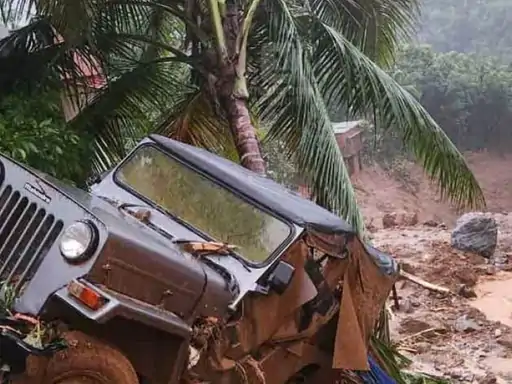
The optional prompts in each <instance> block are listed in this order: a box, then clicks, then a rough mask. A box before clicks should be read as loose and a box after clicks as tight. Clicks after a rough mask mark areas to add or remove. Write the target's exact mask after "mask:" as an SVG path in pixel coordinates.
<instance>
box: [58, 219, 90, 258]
mask: <svg viewBox="0 0 512 384" xmlns="http://www.w3.org/2000/svg"><path fill="white" fill-rule="evenodd" d="M97 242H98V235H97V229H96V227H95V226H94V225H93V224H92V223H90V222H88V221H77V222H76V223H74V224H71V225H70V226H69V227H67V228H66V229H65V230H64V233H63V234H62V237H61V239H60V252H61V253H62V256H64V258H65V259H66V260H67V261H69V262H70V263H75V262H79V261H85V260H87V259H88V258H89V257H91V256H92V254H93V253H94V251H95V250H96V249H95V248H96V247H97Z"/></svg>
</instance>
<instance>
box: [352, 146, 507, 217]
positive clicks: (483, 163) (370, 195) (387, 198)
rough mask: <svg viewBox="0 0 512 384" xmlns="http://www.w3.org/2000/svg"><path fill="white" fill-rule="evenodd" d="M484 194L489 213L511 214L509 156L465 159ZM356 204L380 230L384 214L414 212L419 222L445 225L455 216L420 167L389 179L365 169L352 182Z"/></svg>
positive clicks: (397, 172) (375, 169)
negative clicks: (357, 201) (433, 222)
mask: <svg viewBox="0 0 512 384" xmlns="http://www.w3.org/2000/svg"><path fill="white" fill-rule="evenodd" d="M466 159H467V160H468V163H469V165H470V167H471V169H472V170H473V172H474V173H475V175H476V177H477V179H478V181H479V182H480V185H481V186H482V188H483V190H484V194H485V197H486V200H487V211H489V212H498V213H499V212H503V211H505V212H512V172H510V164H512V155H506V156H498V155H492V154H489V153H471V154H467V155H466ZM354 184H355V186H356V192H357V196H358V200H359V203H360V205H361V207H362V210H363V213H364V215H365V217H366V219H367V221H368V222H373V225H375V226H377V227H380V226H381V218H382V215H383V214H384V213H388V212H393V211H408V212H418V215H419V219H420V221H426V220H436V221H440V222H444V223H446V224H448V225H451V224H453V223H454V221H455V220H456V218H457V217H458V213H457V212H456V211H455V210H454V209H453V208H452V207H451V206H450V205H449V204H448V203H446V202H442V201H440V199H439V196H438V195H437V193H436V189H435V187H434V186H433V185H432V184H431V183H430V182H429V180H428V178H427V177H426V176H425V175H424V173H423V170H422V169H421V167H419V166H417V165H415V164H405V165H404V166H403V167H401V168H400V169H399V170H398V169H397V170H395V172H393V175H391V174H390V173H388V172H385V171H384V170H383V169H382V168H381V167H380V166H378V165H375V166H373V167H370V168H366V169H364V170H363V172H362V173H361V174H360V175H359V176H358V177H357V178H356V179H355V180H354Z"/></svg>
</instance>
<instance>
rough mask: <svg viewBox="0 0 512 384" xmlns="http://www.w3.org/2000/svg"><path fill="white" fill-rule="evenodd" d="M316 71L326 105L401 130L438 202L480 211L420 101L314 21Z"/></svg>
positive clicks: (466, 172) (457, 157) (472, 181)
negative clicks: (435, 189)
mask: <svg viewBox="0 0 512 384" xmlns="http://www.w3.org/2000/svg"><path fill="white" fill-rule="evenodd" d="M307 25H308V26H309V27H310V28H312V29H314V30H315V41H318V42H319V43H318V44H317V45H316V47H315V51H314V54H313V55H312V57H313V58H314V72H315V75H316V78H317V79H318V82H319V84H320V88H321V91H322V95H323V97H324V99H325V100H326V102H327V103H328V105H337V104H345V105H346V106H347V107H349V108H350V110H353V111H354V112H356V113H360V114H364V113H367V112H368V111H371V110H373V109H375V114H376V116H375V117H376V121H377V122H378V124H379V126H381V127H385V128H386V129H395V130H399V131H400V133H401V135H402V138H403V141H404V144H405V146H406V147H407V148H408V149H410V150H411V151H412V153H413V154H414V155H415V157H416V159H417V160H418V162H419V163H420V164H421V165H422V166H423V168H424V169H425V171H426V173H427V174H428V175H429V176H430V177H431V178H432V179H434V180H435V181H436V182H437V185H438V187H439V191H440V194H441V197H442V198H449V199H450V200H451V201H452V202H453V203H454V204H455V205H456V206H458V207H483V206H484V205H485V199H484V196H483V193H482V190H481V189H480V186H479V184H478V182H477V180H476V178H475V176H474V175H473V173H472V172H471V170H470V169H469V167H468V165H467V163H466V161H465V160H464V157H463V156H462V154H461V153H460V152H459V151H458V150H457V148H456V147H455V145H454V144H453V143H452V142H451V141H450V139H449V138H448V136H447V135H446V134H445V133H444V131H443V130H442V129H441V128H440V127H439V126H438V125H437V124H436V122H435V121H434V120H433V119H432V117H431V116H430V115H429V114H428V113H427V112H426V111H425V109H424V108H423V107H422V106H421V105H420V104H419V102H418V101H417V100H416V99H415V98H414V97H413V96H412V95H410V94H409V93H408V92H407V91H406V90H404V89H403V88H402V87H401V86H400V85H399V84H398V83H396V82H395V81H394V80H393V79H392V78H391V77H390V76H389V75H388V74H386V73H385V72H384V71H383V70H382V69H381V68H379V67H378V66H377V65H376V64H375V63H373V62H372V61H371V60H370V59H368V57H366V56H365V55H364V54H363V53H361V51H359V50H358V49H357V48H356V47H355V46H354V45H353V44H352V43H351V42H350V41H348V40H347V39H346V38H345V37H344V36H343V35H342V34H340V33H339V32H338V31H336V30H335V29H333V28H331V27H330V26H328V25H326V24H324V23H322V22H320V21H313V22H311V23H308V24H307Z"/></svg>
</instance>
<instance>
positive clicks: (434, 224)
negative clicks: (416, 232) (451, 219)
mask: <svg viewBox="0 0 512 384" xmlns="http://www.w3.org/2000/svg"><path fill="white" fill-rule="evenodd" d="M439 224H440V223H438V222H437V221H435V220H427V221H425V222H423V225H424V226H425V227H434V228H435V227H438V226H439Z"/></svg>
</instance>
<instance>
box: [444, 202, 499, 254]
mask: <svg viewBox="0 0 512 384" xmlns="http://www.w3.org/2000/svg"><path fill="white" fill-rule="evenodd" d="M497 243H498V224H497V223H496V220H494V219H493V218H492V217H487V216H485V215H484V214H483V213H478V212H471V213H466V214H465V215H462V216H461V217H460V218H459V219H458V220H457V223H456V225H455V229H454V230H453V232H452V239H451V244H452V247H453V248H455V249H458V250H461V251H469V252H473V253H476V254H479V255H481V256H483V257H486V258H490V257H491V256H492V255H493V254H494V251H495V250H496V245H497Z"/></svg>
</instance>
